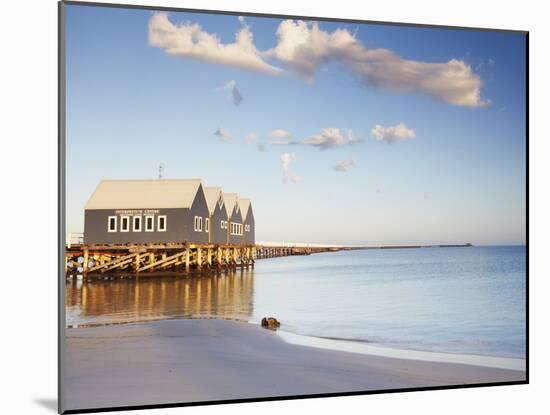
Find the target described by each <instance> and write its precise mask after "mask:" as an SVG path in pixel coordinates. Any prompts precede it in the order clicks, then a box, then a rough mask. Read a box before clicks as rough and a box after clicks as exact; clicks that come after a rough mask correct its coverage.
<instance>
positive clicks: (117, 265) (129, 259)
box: [101, 255, 134, 272]
mask: <svg viewBox="0 0 550 415" xmlns="http://www.w3.org/2000/svg"><path fill="white" fill-rule="evenodd" d="M133 260H134V255H127V256H125V257H124V260H122V261H119V262H116V263H115V264H112V265H110V266H107V268H102V269H101V272H107V271H111V270H113V269H115V268H121V267H123V266H125V265H128V264H130V263H131V262H132V261H133Z"/></svg>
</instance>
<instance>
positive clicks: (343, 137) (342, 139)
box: [297, 128, 359, 150]
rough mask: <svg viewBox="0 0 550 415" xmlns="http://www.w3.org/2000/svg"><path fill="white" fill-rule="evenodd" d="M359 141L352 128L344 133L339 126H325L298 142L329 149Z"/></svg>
mask: <svg viewBox="0 0 550 415" xmlns="http://www.w3.org/2000/svg"><path fill="white" fill-rule="evenodd" d="M358 141H359V140H358V139H356V138H355V137H354V136H353V131H352V130H350V129H348V131H347V134H344V133H343V132H342V131H340V129H339V128H323V129H322V130H321V132H320V133H319V134H316V135H314V136H311V137H310V138H307V139H305V140H302V141H299V142H297V144H303V145H308V146H313V147H317V148H319V149H320V150H327V149H329V148H333V147H338V146H343V145H347V144H355V143H357V142H358Z"/></svg>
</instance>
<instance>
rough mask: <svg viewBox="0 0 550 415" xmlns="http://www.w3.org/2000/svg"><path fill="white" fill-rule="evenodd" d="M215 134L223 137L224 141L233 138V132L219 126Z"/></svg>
mask: <svg viewBox="0 0 550 415" xmlns="http://www.w3.org/2000/svg"><path fill="white" fill-rule="evenodd" d="M214 135H215V136H217V137H219V138H221V139H222V140H224V141H229V140H231V138H232V137H231V133H230V132H229V130H227V129H226V128H221V127H220V128H218V129H217V130H216V131H214Z"/></svg>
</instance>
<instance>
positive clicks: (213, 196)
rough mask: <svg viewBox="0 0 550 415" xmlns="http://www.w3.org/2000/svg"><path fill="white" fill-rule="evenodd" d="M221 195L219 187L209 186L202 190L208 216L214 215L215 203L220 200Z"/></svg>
mask: <svg viewBox="0 0 550 415" xmlns="http://www.w3.org/2000/svg"><path fill="white" fill-rule="evenodd" d="M221 194H222V188H221V187H215V186H209V187H205V188H204V196H205V197H206V204H207V205H208V211H209V212H210V214H212V213H214V211H215V210H216V203H218V201H219V200H220V195H221Z"/></svg>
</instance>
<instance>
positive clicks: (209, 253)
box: [206, 248, 212, 266]
mask: <svg viewBox="0 0 550 415" xmlns="http://www.w3.org/2000/svg"><path fill="white" fill-rule="evenodd" d="M207 252H208V253H207V257H206V262H207V263H208V265H209V266H212V248H207Z"/></svg>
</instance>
